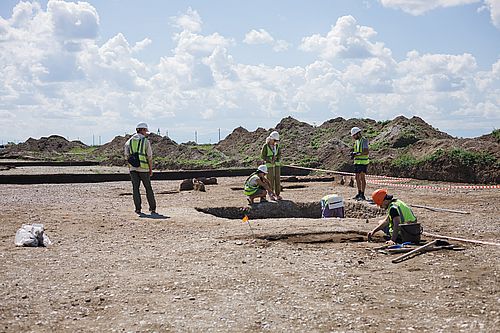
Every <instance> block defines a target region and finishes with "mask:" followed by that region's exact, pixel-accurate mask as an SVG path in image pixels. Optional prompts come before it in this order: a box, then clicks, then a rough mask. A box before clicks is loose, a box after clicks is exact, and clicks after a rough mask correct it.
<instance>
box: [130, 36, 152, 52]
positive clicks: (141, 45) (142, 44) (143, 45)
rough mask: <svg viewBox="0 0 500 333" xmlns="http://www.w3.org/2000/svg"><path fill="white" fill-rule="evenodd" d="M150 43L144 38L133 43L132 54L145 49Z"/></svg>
mask: <svg viewBox="0 0 500 333" xmlns="http://www.w3.org/2000/svg"><path fill="white" fill-rule="evenodd" d="M151 43H152V41H151V39H149V38H144V39H143V40H141V41H139V42H137V43H135V45H134V47H132V52H140V51H142V50H144V49H145V48H146V47H148V46H149V45H151Z"/></svg>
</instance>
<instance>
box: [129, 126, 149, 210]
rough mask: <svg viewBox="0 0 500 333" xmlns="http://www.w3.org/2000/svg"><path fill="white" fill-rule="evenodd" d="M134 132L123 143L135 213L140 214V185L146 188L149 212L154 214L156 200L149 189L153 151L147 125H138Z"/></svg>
mask: <svg viewBox="0 0 500 333" xmlns="http://www.w3.org/2000/svg"><path fill="white" fill-rule="evenodd" d="M136 132H137V133H135V134H134V135H132V137H131V138H130V139H128V141H127V142H126V143H125V157H126V159H127V162H128V167H129V170H130V179H131V180H132V189H133V196H134V205H135V212H136V213H137V214H142V213H141V193H140V191H139V187H140V185H141V181H142V184H143V185H144V187H145V188H146V198H147V199H148V204H149V211H150V212H151V214H152V215H153V214H156V200H155V195H154V193H153V188H152V187H151V176H152V175H153V151H152V149H151V143H150V142H149V140H148V138H147V135H148V134H149V133H148V125H147V124H146V123H139V124H137V126H136Z"/></svg>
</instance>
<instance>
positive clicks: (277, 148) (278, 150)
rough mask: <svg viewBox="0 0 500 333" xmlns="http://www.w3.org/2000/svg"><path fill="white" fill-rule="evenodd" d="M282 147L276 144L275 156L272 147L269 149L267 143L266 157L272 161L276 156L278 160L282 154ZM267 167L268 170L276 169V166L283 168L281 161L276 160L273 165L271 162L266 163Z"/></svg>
mask: <svg viewBox="0 0 500 333" xmlns="http://www.w3.org/2000/svg"><path fill="white" fill-rule="evenodd" d="M280 149H281V147H280V145H279V144H278V143H277V144H276V154H274V151H273V149H272V148H271V147H269V144H267V143H266V156H267V158H268V159H272V158H273V156H276V158H278V153H279V152H280ZM266 166H267V167H268V168H272V167H275V166H281V161H279V160H277V159H276V160H274V163H271V162H266Z"/></svg>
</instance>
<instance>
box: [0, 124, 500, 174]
mask: <svg viewBox="0 0 500 333" xmlns="http://www.w3.org/2000/svg"><path fill="white" fill-rule="evenodd" d="M353 126H357V127H360V128H361V129H362V130H363V135H364V136H365V137H367V138H368V139H369V142H370V160H371V163H370V166H369V173H370V174H380V175H388V176H396V177H411V178H417V179H427V180H441V181H456V182H467V183H494V184H498V183H500V130H495V131H493V132H492V133H490V134H488V135H483V136H481V137H477V138H469V139H462V138H454V137H452V136H450V135H449V134H446V133H444V132H442V131H439V130H438V129H436V128H434V127H432V126H430V125H429V124H427V123H426V122H425V121H424V120H423V119H421V118H419V117H412V118H409V119H408V118H406V117H403V116H399V117H396V118H395V119H393V120H390V121H375V120H372V119H344V118H341V117H338V118H335V119H331V120H328V121H326V122H324V123H323V124H321V125H320V126H312V125H310V124H307V123H305V122H301V121H298V120H296V119H294V118H292V117H286V118H284V119H282V120H281V121H280V122H279V123H278V124H277V125H276V127H275V128H271V129H268V130H266V129H264V128H257V129H256V130H255V131H248V130H247V129H245V128H243V127H238V128H236V129H235V130H234V131H233V132H232V133H231V134H229V135H228V136H227V137H226V138H225V139H224V140H222V141H220V142H219V143H218V144H215V145H213V144H196V143H194V142H188V143H181V144H178V143H176V142H175V141H173V140H171V139H170V138H168V137H162V136H159V135H156V134H153V133H152V134H150V136H149V139H150V141H151V145H152V147H153V151H154V163H155V165H154V168H155V169H216V168H227V167H256V166H257V165H258V164H260V163H261V162H262V161H261V159H260V151H261V148H262V145H263V144H264V143H265V140H266V137H267V136H268V135H269V133H270V132H271V131H273V130H277V131H279V133H280V137H281V145H282V148H283V161H284V163H285V164H288V165H298V166H303V167H311V168H324V169H331V170H338V171H345V172H352V171H353V164H352V160H351V159H350V157H349V152H350V151H352V146H353V140H352V138H351V136H350V129H351V128H352V127H353ZM129 137H130V135H126V136H117V137H115V138H114V139H113V140H112V141H111V142H109V143H106V144H104V145H103V146H99V147H97V146H93V147H90V146H86V145H85V144H83V143H82V142H79V141H71V142H70V141H68V140H66V139H65V138H63V137H61V136H57V135H53V136H50V137H48V138H45V137H43V138H41V139H40V140H35V139H32V138H30V139H28V140H27V141H26V142H25V143H22V144H18V145H10V146H8V147H7V148H6V149H4V150H3V151H2V152H1V153H0V156H1V157H4V158H37V159H48V160H67V161H74V160H94V161H99V162H101V163H102V164H103V165H119V166H123V165H125V164H126V162H125V159H124V157H123V147H124V144H125V142H126V140H128V138H129Z"/></svg>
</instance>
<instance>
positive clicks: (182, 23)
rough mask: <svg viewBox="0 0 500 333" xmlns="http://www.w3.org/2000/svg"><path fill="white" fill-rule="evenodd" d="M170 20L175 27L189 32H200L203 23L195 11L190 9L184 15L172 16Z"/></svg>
mask: <svg viewBox="0 0 500 333" xmlns="http://www.w3.org/2000/svg"><path fill="white" fill-rule="evenodd" d="M170 19H171V21H172V23H173V25H174V26H175V27H177V28H181V29H182V30H187V31H190V32H199V31H201V26H202V24H203V21H202V20H201V17H200V15H199V14H198V12H197V11H196V10H193V9H192V8H191V7H189V8H188V9H187V11H186V14H181V15H179V16H174V17H171V18H170Z"/></svg>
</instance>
